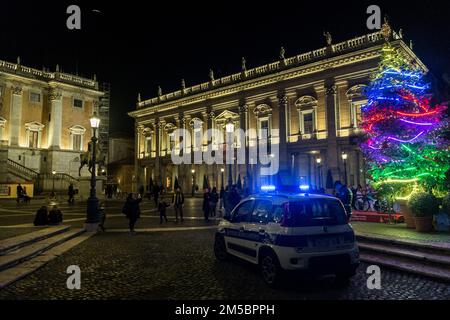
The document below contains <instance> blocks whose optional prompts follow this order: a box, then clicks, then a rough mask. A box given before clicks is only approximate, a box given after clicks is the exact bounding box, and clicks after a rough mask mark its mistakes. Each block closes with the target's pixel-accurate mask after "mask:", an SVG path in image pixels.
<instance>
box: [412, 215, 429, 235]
mask: <svg viewBox="0 0 450 320" xmlns="http://www.w3.org/2000/svg"><path fill="white" fill-rule="evenodd" d="M414 220H415V223H416V230H417V232H430V231H432V230H433V217H415V218H414Z"/></svg>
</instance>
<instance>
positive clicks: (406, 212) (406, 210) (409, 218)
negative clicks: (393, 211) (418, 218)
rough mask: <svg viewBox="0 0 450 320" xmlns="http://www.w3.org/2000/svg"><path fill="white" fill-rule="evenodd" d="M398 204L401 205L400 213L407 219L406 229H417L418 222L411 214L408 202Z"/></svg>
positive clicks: (402, 201) (400, 201)
mask: <svg viewBox="0 0 450 320" xmlns="http://www.w3.org/2000/svg"><path fill="white" fill-rule="evenodd" d="M398 204H399V205H400V213H401V214H402V215H403V217H404V218H405V223H406V227H407V228H409V229H415V228H416V222H415V220H414V216H413V214H412V212H411V209H410V208H409V207H408V205H407V201H406V200H398Z"/></svg>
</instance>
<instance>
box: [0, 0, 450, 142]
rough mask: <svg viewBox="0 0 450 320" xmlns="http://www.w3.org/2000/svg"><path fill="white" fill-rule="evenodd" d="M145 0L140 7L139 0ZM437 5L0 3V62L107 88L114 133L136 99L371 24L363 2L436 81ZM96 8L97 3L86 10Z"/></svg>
mask: <svg viewBox="0 0 450 320" xmlns="http://www.w3.org/2000/svg"><path fill="white" fill-rule="evenodd" d="M144 3H145V5H144ZM443 3H444V2H442V4H441V2H440V1H439V2H434V1H426V2H425V1H417V2H415V1H395V2H393V1H373V2H372V1H370V2H366V1H354V2H351V1H334V2H333V3H328V1H295V2H283V1H271V4H268V3H267V2H263V1H245V2H244V1H243V0H241V1H226V2H225V1H222V2H221V1H208V2H205V3H203V2H197V3H194V2H192V1H183V2H181V1H169V0H165V1H161V2H157V1H150V0H148V1H136V2H132V1H115V2H113V1H109V2H107V3H98V4H94V2H93V1H89V2H83V1H76V0H73V1H69V2H67V1H34V2H29V3H27V2H26V1H20V2H19V1H12V0H8V1H2V5H1V8H0V60H7V61H12V62H15V61H16V58H17V56H21V61H22V64H23V65H26V66H31V67H35V68H38V69H41V68H42V66H45V67H48V68H50V69H51V70H54V69H55V66H56V64H59V65H60V67H61V68H62V69H63V71H64V72H68V73H78V74H79V75H81V76H87V77H92V76H93V74H94V73H95V74H97V79H98V80H99V81H105V82H110V83H111V87H112V107H111V130H112V132H127V133H129V134H131V133H132V130H133V122H132V120H131V119H127V118H128V116H127V115H126V112H127V111H130V110H132V109H134V107H135V103H136V98H137V94H138V92H140V93H141V95H142V98H143V99H146V98H150V97H154V96H156V93H157V86H158V85H160V86H161V87H162V89H163V93H167V92H170V91H174V90H178V89H179V88H180V81H181V78H185V80H186V85H187V86H191V85H195V84H198V83H200V82H205V81H208V72H209V69H210V68H212V69H213V70H214V73H215V77H216V78H218V77H220V76H224V75H228V74H231V73H235V72H238V71H240V66H241V57H242V56H245V57H246V59H247V68H252V67H255V66H258V65H262V64H265V63H268V62H273V61H275V60H277V59H278V55H279V51H280V47H281V46H284V47H285V49H286V56H287V57H289V56H293V55H296V54H299V53H303V52H307V51H310V50H313V49H318V48H321V47H323V46H325V40H324V37H323V32H324V30H328V31H329V32H330V33H331V35H332V36H333V42H334V43H337V42H340V41H343V40H347V39H349V38H352V37H355V36H360V35H363V34H366V33H369V32H372V31H369V30H368V29H367V28H366V20H367V17H368V15H367V14H366V8H367V6H368V5H370V4H377V5H379V6H380V7H381V10H382V14H383V15H384V14H387V15H388V16H389V19H390V22H391V25H392V26H393V27H394V28H395V29H396V30H397V29H398V28H400V27H401V28H402V29H403V33H404V37H405V38H406V39H407V41H409V40H410V39H411V40H413V43H414V51H415V52H416V53H417V54H418V56H419V57H420V58H421V59H422V61H423V62H424V63H425V64H426V65H427V66H428V67H429V68H430V70H431V72H432V74H433V75H434V76H435V77H436V78H438V79H442V76H443V74H444V73H447V74H450V61H449V60H450V59H449V57H450V25H449V19H448V11H447V9H446V6H445V5H443ZM70 4H78V5H79V6H80V7H81V10H82V19H81V20H82V22H81V23H82V26H81V27H82V29H81V30H68V29H67V28H66V19H67V17H68V14H66V8H67V6H68V5H70ZM93 10H99V11H100V13H99V12H97V11H93Z"/></svg>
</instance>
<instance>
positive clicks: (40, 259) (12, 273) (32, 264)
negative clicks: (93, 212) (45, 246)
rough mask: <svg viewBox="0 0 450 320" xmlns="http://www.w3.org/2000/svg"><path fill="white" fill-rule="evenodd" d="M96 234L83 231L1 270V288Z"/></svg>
mask: <svg viewBox="0 0 450 320" xmlns="http://www.w3.org/2000/svg"><path fill="white" fill-rule="evenodd" d="M94 234H95V233H93V232H84V233H81V234H80V235H78V236H77V237H75V238H72V239H70V240H67V241H66V242H64V243H62V244H59V245H57V246H54V247H53V248H51V249H49V250H47V251H44V252H42V253H41V254H39V255H38V256H36V257H34V258H31V259H30V260H27V261H25V262H23V263H20V264H18V265H16V266H14V267H12V268H8V269H6V270H3V271H0V290H1V289H2V288H4V287H6V286H8V285H10V284H12V283H14V282H15V281H17V280H20V279H22V278H23V277H25V276H27V275H29V274H31V273H33V272H35V271H36V270H38V269H39V268H41V267H43V266H44V265H45V264H47V263H48V262H49V261H51V260H53V259H54V258H56V257H58V256H60V255H62V254H63V253H64V252H67V251H69V250H70V249H72V248H73V247H75V246H77V245H78V244H80V243H81V242H83V241H85V240H87V239H89V238H90V237H91V236H93V235H94Z"/></svg>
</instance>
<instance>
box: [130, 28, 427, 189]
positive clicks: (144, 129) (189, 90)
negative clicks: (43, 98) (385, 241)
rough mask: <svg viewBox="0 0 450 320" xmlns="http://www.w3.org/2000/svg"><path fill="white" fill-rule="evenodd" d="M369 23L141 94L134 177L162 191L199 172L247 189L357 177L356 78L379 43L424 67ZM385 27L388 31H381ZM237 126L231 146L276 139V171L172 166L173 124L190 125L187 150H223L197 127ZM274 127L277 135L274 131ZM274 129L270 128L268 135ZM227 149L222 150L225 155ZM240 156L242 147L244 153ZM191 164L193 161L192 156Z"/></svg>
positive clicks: (359, 98) (367, 72)
mask: <svg viewBox="0 0 450 320" xmlns="http://www.w3.org/2000/svg"><path fill="white" fill-rule="evenodd" d="M384 28H385V29H384V32H383V34H382V32H376V33H371V34H367V35H364V36H361V37H357V38H353V39H350V40H347V41H344V42H340V43H336V44H333V43H332V39H331V36H330V35H329V34H327V37H326V42H327V45H326V47H323V48H320V49H317V50H314V51H310V52H307V53H303V54H299V55H296V56H293V57H285V51H284V49H283V48H282V49H281V51H280V57H279V59H278V61H275V62H273V63H270V64H266V65H263V66H259V67H256V68H252V69H247V67H246V62H245V59H243V61H242V70H241V72H239V73H236V74H232V75H230V76H227V77H223V78H220V79H215V78H214V74H213V72H212V71H211V72H210V75H209V78H210V79H209V81H208V82H205V83H201V84H198V85H195V86H192V87H186V86H185V82H184V80H182V85H181V89H180V90H178V91H176V92H171V93H168V94H162V92H161V89H160V88H159V89H158V96H157V97H155V98H152V99H148V100H143V101H141V99H140V95H139V98H138V103H137V105H136V111H133V112H130V113H129V115H130V116H131V117H133V118H134V119H135V129H136V139H135V148H136V153H135V154H136V159H135V177H134V181H135V185H136V187H137V186H140V185H146V184H148V183H149V181H150V178H151V179H152V180H153V181H154V182H155V181H160V182H161V183H162V184H163V185H164V186H165V187H166V188H167V189H168V190H171V189H172V188H173V183H174V180H175V178H176V177H177V178H178V181H179V184H180V185H181V186H182V188H183V190H184V191H185V192H189V191H190V190H191V187H192V184H197V185H198V186H199V187H200V188H202V184H203V179H204V176H205V175H206V176H207V177H208V180H209V182H210V184H211V185H213V186H217V187H219V188H220V187H221V184H222V174H224V176H225V178H224V184H225V185H226V184H227V181H228V180H229V177H231V179H232V180H233V183H236V182H237V179H238V177H240V178H241V180H242V181H241V183H243V184H247V186H250V185H251V188H252V189H253V190H256V189H257V188H258V187H259V186H261V185H262V184H265V183H280V181H281V183H286V184H292V183H300V184H310V185H313V186H319V187H324V188H326V187H327V185H328V187H330V184H332V183H333V182H334V181H337V180H341V181H344V180H345V179H346V180H347V183H348V185H358V184H361V185H364V184H365V183H366V176H365V170H364V159H363V156H362V154H361V152H360V150H359V148H358V139H359V137H360V136H361V135H362V134H363V132H362V130H361V129H360V127H359V124H360V121H361V106H363V105H364V104H365V103H367V99H366V97H365V96H364V87H365V86H366V85H367V84H368V83H369V81H370V76H371V74H372V73H373V72H374V70H376V68H377V66H378V63H379V61H380V60H379V59H380V53H381V49H382V47H383V45H384V44H385V42H386V39H388V40H389V41H390V42H391V44H392V45H393V46H395V47H396V48H398V49H399V51H400V52H401V53H402V54H403V55H405V56H406V57H407V58H408V59H410V61H411V62H412V63H415V64H417V65H419V66H420V67H421V68H422V69H423V71H424V72H427V71H428V70H427V68H426V67H425V66H424V65H423V63H422V62H421V61H420V60H419V58H418V57H417V56H416V55H415V54H414V52H413V51H412V49H411V48H410V47H409V46H408V45H407V44H406V43H405V42H404V40H403V39H402V35H401V33H400V34H397V33H396V32H394V31H392V30H391V29H390V27H389V26H387V25H385V26H384ZM386 28H387V29H388V33H387V34H386ZM227 123H233V124H234V127H235V128H242V129H244V130H245V131H247V130H248V129H255V131H254V132H256V133H254V134H250V135H249V136H247V137H246V138H245V141H242V142H241V141H238V142H236V143H235V145H234V147H235V148H246V149H248V148H249V147H250V146H254V145H255V144H256V143H257V142H258V141H259V139H261V137H259V136H258V135H259V134H258V132H260V131H261V129H268V131H269V137H268V140H269V144H271V145H274V144H278V147H279V162H280V170H279V173H278V174H277V175H276V176H272V177H270V176H261V175H260V170H259V169H260V166H259V165H250V164H248V162H247V164H234V165H231V166H229V165H217V164H213V165H206V164H204V163H203V164H182V165H174V164H173V163H172V161H171V154H170V152H171V150H172V149H173V146H174V144H175V142H174V141H173V136H174V135H173V131H174V130H175V129H177V128H183V129H187V130H190V132H191V137H192V139H191V140H190V141H185V152H187V153H190V154H192V153H193V152H192V151H196V150H198V149H199V148H201V149H202V150H206V148H207V147H206V146H207V145H208V143H211V142H212V143H213V145H214V146H215V148H216V150H217V151H218V152H222V151H223V148H222V146H221V142H220V141H219V140H220V139H219V140H217V138H214V137H213V139H212V141H208V139H207V137H206V135H203V138H202V141H200V139H198V138H196V132H199V131H202V132H205V131H206V130H207V129H208V128H215V129H219V130H221V131H223V132H225V130H226V124H227ZM273 129H279V134H277V133H275V130H273ZM271 131H273V134H271ZM224 158H225V157H224ZM247 158H248V156H247ZM192 163H193V162H192Z"/></svg>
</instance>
